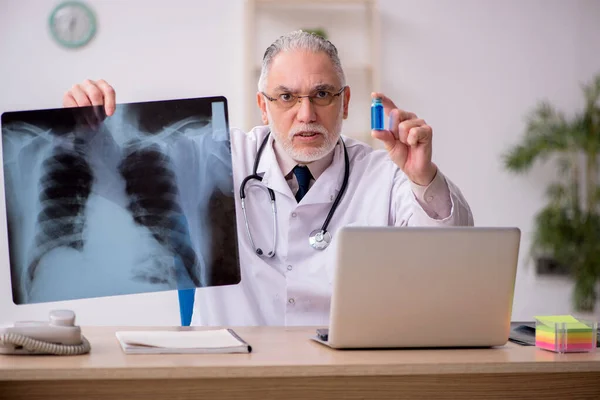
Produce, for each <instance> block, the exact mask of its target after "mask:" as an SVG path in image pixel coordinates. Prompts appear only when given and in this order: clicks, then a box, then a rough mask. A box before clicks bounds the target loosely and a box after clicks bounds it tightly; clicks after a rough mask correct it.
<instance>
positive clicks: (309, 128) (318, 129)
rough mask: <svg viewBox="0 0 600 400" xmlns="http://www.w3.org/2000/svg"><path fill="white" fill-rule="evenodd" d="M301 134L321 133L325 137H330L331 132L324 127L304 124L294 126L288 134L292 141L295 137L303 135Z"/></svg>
mask: <svg viewBox="0 0 600 400" xmlns="http://www.w3.org/2000/svg"><path fill="white" fill-rule="evenodd" d="M301 132H316V133H320V134H322V135H324V136H327V135H329V131H328V130H327V129H325V127H324V126H323V125H321V124H316V123H312V124H302V125H296V126H294V127H293V128H292V129H291V130H290V132H289V133H288V137H289V138H290V139H292V138H293V137H294V136H295V135H297V134H298V133H301Z"/></svg>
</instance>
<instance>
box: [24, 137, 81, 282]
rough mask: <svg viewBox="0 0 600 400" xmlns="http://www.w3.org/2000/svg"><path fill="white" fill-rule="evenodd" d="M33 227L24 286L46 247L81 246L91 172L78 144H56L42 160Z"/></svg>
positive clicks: (45, 251) (32, 277)
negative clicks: (39, 209)
mask: <svg viewBox="0 0 600 400" xmlns="http://www.w3.org/2000/svg"><path fill="white" fill-rule="evenodd" d="M42 171H43V174H42V176H41V179H40V195H39V203H40V206H41V211H40V212H39V214H38V216H37V230H38V232H37V233H36V236H35V248H34V253H33V254H34V255H33V260H32V261H31V263H30V264H29V266H28V268H27V275H26V289H28V288H29V286H30V285H31V282H32V281H33V279H34V277H35V273H36V268H37V265H38V263H39V262H40V259H41V258H42V257H43V256H44V255H46V254H47V253H48V252H49V251H51V250H53V249H55V248H57V247H61V246H65V247H70V248H72V249H74V250H82V249H83V245H84V237H83V231H84V227H85V221H86V219H85V207H86V202H87V199H88V197H89V195H90V192H91V189H92V183H93V175H92V171H91V169H90V166H89V164H88V162H87V161H86V159H85V154H84V153H83V151H82V149H81V147H80V146H77V144H75V146H73V148H71V149H68V148H61V147H56V148H54V150H53V151H52V153H51V155H50V156H49V157H48V158H47V159H46V160H44V162H43V163H42Z"/></svg>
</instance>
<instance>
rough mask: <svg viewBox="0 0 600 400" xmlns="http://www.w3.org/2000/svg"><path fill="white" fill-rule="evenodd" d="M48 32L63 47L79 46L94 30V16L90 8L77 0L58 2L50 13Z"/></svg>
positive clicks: (89, 37) (84, 42) (90, 37)
mask: <svg viewBox="0 0 600 400" xmlns="http://www.w3.org/2000/svg"><path fill="white" fill-rule="evenodd" d="M49 23H50V32H52V36H53V37H54V39H55V40H56V41H57V42H58V43H59V44H61V45H62V46H65V47H71V48H74V47H81V46H83V45H85V44H86V43H88V42H89V41H90V40H91V39H92V37H93V36H94V34H95V32H96V17H95V16H94V13H93V12H92V10H91V9H90V8H89V7H88V6H86V5H85V4H84V3H82V2H79V1H67V2H64V3H61V4H59V5H58V6H57V7H56V8H55V9H54V10H53V11H52V14H51V15H50V21H49Z"/></svg>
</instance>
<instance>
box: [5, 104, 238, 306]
mask: <svg viewBox="0 0 600 400" xmlns="http://www.w3.org/2000/svg"><path fill="white" fill-rule="evenodd" d="M223 104H224V103H223ZM223 107H224V105H222V106H221V108H222V109H223ZM89 109H90V108H88V111H89ZM82 110H83V111H85V109H82ZM215 110H217V114H218V110H219V107H217V108H216V109H215V105H214V103H212V102H211V101H207V100H205V99H187V100H177V101H173V102H172V103H170V102H156V103H152V102H149V103H132V104H127V105H118V107H117V110H116V112H115V114H114V115H113V116H112V117H110V118H108V119H106V120H105V121H104V122H103V123H101V124H100V126H99V127H96V128H94V129H92V128H90V126H88V125H86V124H85V123H83V124H82V120H83V119H85V120H87V117H86V118H82V116H85V115H82V114H81V112H82V111H80V110H75V109H73V110H72V111H71V110H68V109H57V110H41V111H40V110H38V111H35V112H25V113H24V114H19V113H14V114H11V115H9V116H8V117H10V118H7V115H6V114H7V113H5V114H3V115H2V134H3V162H4V177H5V182H4V183H5V194H6V204H7V223H8V234H9V238H8V239H9V254H10V268H11V281H12V287H13V300H14V301H15V303H17V304H22V303H30V302H40V301H56V300H68V299H72V298H85V297H97V296H103V295H118V294H128V293H140V292H146V291H154V290H165V289H167V290H168V289H176V288H191V287H202V286H212V285H227V284H235V283H238V282H239V279H240V271H239V260H238V258H237V238H236V224H235V201H234V193H233V187H232V184H233V180H232V171H231V151H230V148H229V141H228V139H229V137H228V132H227V131H226V129H223V127H224V126H225V124H226V119H225V114H223V113H221V121H219V123H218V124H216V125H215V123H214V121H211V118H214V116H215V115H217V114H215ZM71 113H72V114H71ZM211 116H212V117H211ZM217 125H218V126H217ZM109 243H110V244H109ZM115 244H116V245H117V247H118V248H119V249H120V250H115V249H114V247H115ZM55 250H56V251H55ZM123 252H124V253H123ZM106 260H108V261H106ZM115 261H116V263H115ZM123 268H124V269H123ZM103 269H106V273H103V271H102V270H103ZM86 280H87V281H86ZM136 282H137V283H136ZM154 288H156V289H154Z"/></svg>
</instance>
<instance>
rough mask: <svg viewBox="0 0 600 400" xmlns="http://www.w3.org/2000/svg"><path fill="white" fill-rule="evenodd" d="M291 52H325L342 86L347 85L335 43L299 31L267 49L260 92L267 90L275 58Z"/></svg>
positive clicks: (275, 42) (259, 81)
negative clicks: (285, 52) (268, 76)
mask: <svg viewBox="0 0 600 400" xmlns="http://www.w3.org/2000/svg"><path fill="white" fill-rule="evenodd" d="M290 50H307V51H311V52H313V53H318V52H323V53H325V54H327V55H328V56H329V59H330V60H331V62H332V63H333V67H334V68H335V70H336V73H337V75H338V77H339V79H340V82H341V84H342V86H345V85H346V77H345V75H344V70H343V69H342V63H341V61H340V58H339V56H338V51H337V49H336V47H335V46H334V45H333V43H331V42H330V41H329V40H327V39H324V38H323V37H321V36H319V35H315V34H314V33H309V32H304V31H301V30H298V31H294V32H290V33H288V34H286V35H283V36H281V37H280V38H279V39H277V40H276V41H274V42H273V43H272V44H271V45H270V46H269V47H268V48H267V50H266V51H265V54H264V56H263V61H262V69H261V72H260V78H259V79H258V90H260V91H264V90H265V85H266V81H267V75H268V74H269V68H270V67H271V63H272V62H273V59H274V58H275V56H276V55H277V54H279V53H280V52H282V51H290Z"/></svg>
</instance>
